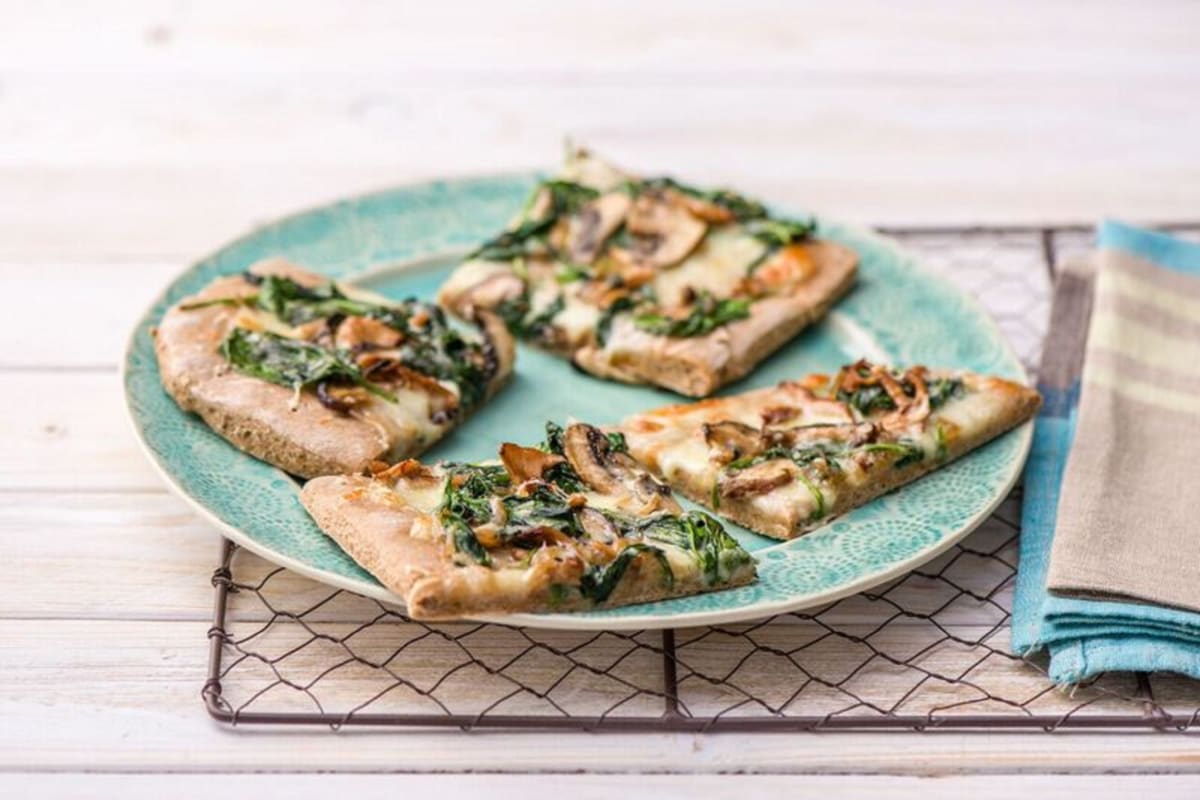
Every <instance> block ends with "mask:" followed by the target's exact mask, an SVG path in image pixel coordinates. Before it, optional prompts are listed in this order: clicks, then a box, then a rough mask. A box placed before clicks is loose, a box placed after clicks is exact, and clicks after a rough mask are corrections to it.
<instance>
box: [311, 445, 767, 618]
mask: <svg viewBox="0 0 1200 800" xmlns="http://www.w3.org/2000/svg"><path fill="white" fill-rule="evenodd" d="M301 500H302V502H303V503H304V507H305V508H306V509H308V512H309V514H311V515H312V517H313V519H315V520H316V522H317V524H318V525H320V527H321V529H322V530H323V531H325V533H327V534H328V535H329V536H331V537H332V538H333V539H334V540H335V541H337V543H338V544H339V545H341V547H342V549H343V550H345V551H346V552H347V553H349V554H350V556H351V557H352V558H353V559H354V560H355V561H357V562H358V563H359V564H360V565H361V566H362V567H363V569H365V570H367V571H368V572H370V573H371V574H372V575H374V576H375V577H376V578H377V579H378V580H379V582H380V583H382V584H383V585H384V586H386V587H387V588H388V589H390V590H391V591H393V592H395V593H396V594H398V595H400V596H401V597H402V598H404V602H405V605H406V607H407V612H408V614H409V615H410V616H411V617H413V618H414V619H449V618H455V617H469V616H472V615H478V614H494V613H505V612H517V611H527V612H535V611H575V610H581V609H590V608H598V607H611V606H619V605H627V604H631V603H641V602H648V601H652V600H661V599H664V598H668V597H678V596H681V595H687V594H694V593H697V592H706V591H712V590H714V589H724V588H728V587H732V586H738V585H741V584H745V583H749V582H751V581H753V580H754V578H755V566H754V561H753V559H752V558H751V557H750V555H749V554H748V553H747V552H746V551H745V550H743V549H742V548H741V546H740V545H739V544H738V543H737V541H736V540H735V539H733V538H732V537H731V536H730V535H729V534H728V533H726V531H725V529H724V528H723V527H722V526H721V523H719V522H718V521H717V520H715V519H713V518H712V517H711V516H709V515H707V514H705V513H703V512H699V511H692V512H688V513H684V512H683V510H682V509H681V508H680V507H679V504H678V503H677V502H676V501H675V500H674V498H673V497H672V496H671V490H670V489H669V488H667V487H666V486H664V485H663V484H661V483H659V482H658V481H656V480H655V479H654V478H653V477H652V476H651V475H650V474H649V473H648V472H646V471H645V470H644V469H642V468H641V467H640V466H639V465H638V464H637V463H636V462H634V460H633V459H632V458H631V457H630V456H629V454H628V453H627V452H626V449H625V444H624V441H623V439H621V437H620V436H619V435H617V434H604V433H602V432H601V431H600V430H599V429H597V428H594V427H592V426H590V425H584V424H573V425H570V426H569V427H567V428H566V430H563V429H561V428H559V427H558V426H556V425H548V426H547V438H546V442H544V443H543V444H541V445H540V446H538V447H522V446H520V445H516V444H511V443H510V444H505V445H504V446H503V447H501V449H500V461H499V462H498V463H497V462H489V463H481V464H457V463H444V464H438V465H432V466H427V465H424V464H421V463H419V462H417V461H414V460H408V461H403V462H400V463H398V464H395V465H394V466H391V467H387V465H384V464H380V465H378V468H377V469H376V470H375V471H374V474H372V475H369V476H366V475H348V476H326V477H321V478H315V479H313V480H311V481H309V482H308V483H307V484H305V486H304V489H303V491H302V492H301Z"/></svg>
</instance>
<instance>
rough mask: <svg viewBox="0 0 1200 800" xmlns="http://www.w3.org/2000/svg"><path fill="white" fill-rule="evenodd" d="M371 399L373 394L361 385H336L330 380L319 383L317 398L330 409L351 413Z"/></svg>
mask: <svg viewBox="0 0 1200 800" xmlns="http://www.w3.org/2000/svg"><path fill="white" fill-rule="evenodd" d="M370 399H371V395H370V394H369V393H368V392H367V390H366V389H363V388H362V387H361V386H336V385H333V384H330V383H329V382H328V381H321V382H320V383H318V384H317V400H319V401H320V402H321V405H323V406H325V407H326V408H328V409H329V410H330V411H337V412H338V413H341V414H349V413H350V412H351V411H353V410H354V409H355V408H357V407H358V406H360V405H362V404H363V403H365V402H367V401H368V400H370Z"/></svg>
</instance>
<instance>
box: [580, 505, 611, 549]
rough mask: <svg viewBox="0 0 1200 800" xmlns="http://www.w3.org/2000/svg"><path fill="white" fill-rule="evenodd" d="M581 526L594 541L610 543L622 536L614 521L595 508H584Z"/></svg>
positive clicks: (581, 512)
mask: <svg viewBox="0 0 1200 800" xmlns="http://www.w3.org/2000/svg"><path fill="white" fill-rule="evenodd" d="M579 526H580V527H581V528H583V530H584V532H585V533H587V535H588V536H589V537H591V539H592V540H593V541H597V542H603V543H606V544H607V543H609V542H614V541H616V539H617V538H618V537H619V536H620V532H619V531H618V530H617V526H616V525H614V524H613V522H612V520H610V519H609V518H608V517H606V516H605V515H604V514H602V513H600V512H599V511H598V510H596V509H594V508H583V509H581V510H580V512H579Z"/></svg>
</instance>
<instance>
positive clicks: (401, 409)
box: [355, 387, 448, 452]
mask: <svg viewBox="0 0 1200 800" xmlns="http://www.w3.org/2000/svg"><path fill="white" fill-rule="evenodd" d="M389 391H391V392H392V393H393V394H394V395H395V396H396V402H395V403H392V402H389V401H387V400H384V399H383V398H382V397H374V396H372V398H371V402H370V404H369V405H368V406H367V407H366V408H365V409H364V410H363V411H361V412H355V413H356V414H360V415H361V416H362V418H363V419H365V420H367V421H368V422H371V423H374V424H375V425H377V426H379V427H380V428H382V429H383V431H384V432H385V433H386V434H387V436H388V440H389V441H391V442H396V443H399V444H404V445H405V448H406V449H407V450H409V451H410V452H411V451H412V450H414V449H420V450H423V449H424V448H425V447H427V446H428V445H430V444H433V443H434V442H435V441H437V440H438V439H439V438H441V436H442V433H443V432H444V431H445V430H446V428H447V427H448V423H443V424H441V425H439V424H437V423H435V422H433V421H432V420H431V419H430V418H429V417H430V412H431V408H430V405H431V404H430V398H429V395H428V394H426V393H425V392H422V391H420V390H417V389H409V388H404V387H401V388H395V389H389ZM414 445H415V447H414Z"/></svg>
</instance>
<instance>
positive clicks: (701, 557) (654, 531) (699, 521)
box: [633, 511, 750, 584]
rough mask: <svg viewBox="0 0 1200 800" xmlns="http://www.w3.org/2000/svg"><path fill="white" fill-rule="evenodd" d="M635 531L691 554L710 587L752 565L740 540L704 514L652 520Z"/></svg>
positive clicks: (643, 521) (698, 513)
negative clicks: (747, 565) (736, 570)
mask: <svg viewBox="0 0 1200 800" xmlns="http://www.w3.org/2000/svg"><path fill="white" fill-rule="evenodd" d="M633 528H634V530H636V531H638V532H639V533H641V534H643V535H644V536H645V537H646V538H647V539H650V540H652V541H656V542H661V543H663V544H667V545H671V546H672V547H677V548H679V549H680V550H683V551H684V552H686V553H690V554H691V555H692V556H693V557H694V558H695V559H696V561H697V563H698V564H699V565H700V569H701V571H702V572H703V573H704V578H705V580H706V581H707V582H708V583H709V584H713V583H716V582H717V581H719V580H722V579H724V578H727V577H728V576H729V575H730V574H731V573H732V572H733V570H735V569H737V568H738V567H740V566H744V565H745V564H748V563H749V562H750V554H749V553H747V552H746V551H745V550H743V549H742V547H741V545H739V544H738V543H737V540H736V539H734V538H733V537H732V536H730V535H729V534H728V533H727V532H726V531H725V529H724V528H723V527H721V523H719V522H717V521H716V520H715V519H714V518H712V517H711V516H709V515H708V514H705V513H704V512H702V511H689V512H688V513H686V514H684V515H683V516H680V517H673V516H670V515H659V516H655V517H650V518H649V519H646V520H641V521H638V522H636V523H634V525H633Z"/></svg>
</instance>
